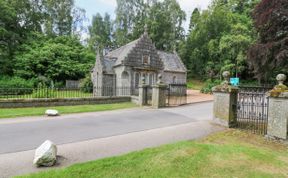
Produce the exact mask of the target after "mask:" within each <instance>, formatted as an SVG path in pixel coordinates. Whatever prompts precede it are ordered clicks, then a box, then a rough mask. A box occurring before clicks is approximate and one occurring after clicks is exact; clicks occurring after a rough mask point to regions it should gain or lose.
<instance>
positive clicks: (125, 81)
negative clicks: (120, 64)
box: [121, 71, 130, 87]
mask: <svg viewBox="0 0 288 178" xmlns="http://www.w3.org/2000/svg"><path fill="white" fill-rule="evenodd" d="M121 79H122V87H129V86H130V82H129V73H128V72H126V71H124V72H123V73H122V75H121Z"/></svg>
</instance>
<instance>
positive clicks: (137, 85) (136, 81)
mask: <svg viewBox="0 0 288 178" xmlns="http://www.w3.org/2000/svg"><path fill="white" fill-rule="evenodd" d="M139 84H140V74H139V73H138V72H137V73H135V88H138V87H139Z"/></svg>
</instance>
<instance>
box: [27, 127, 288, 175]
mask: <svg viewBox="0 0 288 178" xmlns="http://www.w3.org/2000/svg"><path fill="white" fill-rule="evenodd" d="M96 152H97V151H96ZM96 152H95V153H96ZM96 154H97V153H96ZM287 167H288V151H287V147H286V146H284V145H281V144H277V143H272V142H269V141H266V140H265V139H264V138H262V137H261V136H256V135H252V134H248V133H245V132H241V131H235V130H228V131H225V132H222V133H218V134H216V135H212V136H209V137H208V138H206V139H204V140H200V141H188V142H180V143H177V144H172V145H166V146H161V147H158V148H153V149H146V150H143V151H139V152H133V153H130V154H127V155H124V156H120V157H112V158H107V159H102V160H98V161H92V162H88V163H84V164H76V165H73V166H71V167H68V168H65V169H58V170H50V171H47V172H41V173H36V174H32V175H28V176H23V178H52V177H53V178H79V177H85V178H90V177H91V178H92V177H93V178H97V177H99V178H111V177H117V178H134V177H137V178H138V177H143V178H146V177H147V178H154V177H155V178H166V177H169V178H180V177H181V178H191V177H197V178H198V177H199V178H201V177H203V178H206V177H215V178H217V177H219V178H225V177H251V178H252V177H253V178H254V177H259V178H266V177H267V178H268V177H271V178H272V177H273V178H276V177H283V178H284V177H287V175H288V168H287Z"/></svg>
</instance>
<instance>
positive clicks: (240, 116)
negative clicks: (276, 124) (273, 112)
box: [237, 87, 271, 135]
mask: <svg viewBox="0 0 288 178" xmlns="http://www.w3.org/2000/svg"><path fill="white" fill-rule="evenodd" d="M270 89H271V88H270V87H240V88H239V92H238V101H237V127H238V128H240V129H245V130H250V131H252V132H253V133H257V134H262V135H266V134H267V122H268V104H269V101H268V97H266V92H268V91H269V90H270Z"/></svg>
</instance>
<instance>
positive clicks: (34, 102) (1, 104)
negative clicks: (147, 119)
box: [0, 97, 131, 108]
mask: <svg viewBox="0 0 288 178" xmlns="http://www.w3.org/2000/svg"><path fill="white" fill-rule="evenodd" d="M130 101H131V97H99V98H66V99H22V100H19V99H17V100H1V101H0V108H23V107H46V106H73V105H90V104H110V103H123V102H130Z"/></svg>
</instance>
